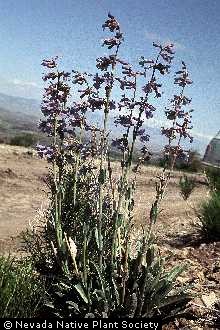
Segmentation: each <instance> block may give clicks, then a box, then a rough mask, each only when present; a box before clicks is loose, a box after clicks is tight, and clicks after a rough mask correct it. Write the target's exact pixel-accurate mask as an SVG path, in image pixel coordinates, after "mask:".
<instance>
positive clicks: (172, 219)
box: [0, 145, 220, 329]
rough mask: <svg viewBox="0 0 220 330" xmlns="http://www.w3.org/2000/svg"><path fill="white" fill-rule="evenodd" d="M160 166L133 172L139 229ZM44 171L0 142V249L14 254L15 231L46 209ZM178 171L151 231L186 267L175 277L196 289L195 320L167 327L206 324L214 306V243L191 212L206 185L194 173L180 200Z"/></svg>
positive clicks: (218, 285)
mask: <svg viewBox="0 0 220 330" xmlns="http://www.w3.org/2000/svg"><path fill="white" fill-rule="evenodd" d="M160 171H161V169H159V168H156V167H145V168H143V169H142V172H141V173H140V175H139V176H138V187H137V193H136V212H135V214H134V218H135V221H136V223H137V224H138V226H139V228H141V225H146V224H147V222H148V214H149V210H150V207H151V203H152V201H153V200H154V196H155V177H156V176H157V175H158V174H159V173H160ZM46 173H47V165H46V163H45V162H44V161H42V160H39V159H37V157H36V155H33V154H32V153H31V151H29V150H28V149H25V148H20V147H14V146H6V145H0V254H5V253H8V252H10V253H12V254H13V253H17V252H18V250H19V247H20V241H19V238H18V235H19V233H21V231H23V230H25V229H26V228H28V227H29V226H30V225H31V224H32V223H33V222H34V221H35V220H36V219H37V217H38V214H39V213H40V212H41V210H42V209H45V208H46V206H47V193H46V186H45V183H44V180H43V178H44V176H45V175H46ZM181 175H182V173H180V172H175V173H174V174H173V176H172V178H171V182H170V185H169V187H168V191H167V193H166V196H165V199H164V201H163V204H162V209H163V210H162V212H161V213H160V215H159V219H158V222H157V225H156V228H155V232H156V234H157V237H158V244H159V246H160V249H161V251H162V252H163V253H164V254H165V255H171V259H170V261H169V262H170V265H174V264H175V265H176V264H180V263H181V264H182V263H184V262H185V263H187V264H188V270H187V271H186V272H185V273H184V274H183V276H181V277H180V278H179V281H180V282H181V283H192V284H193V285H194V291H195V292H196V293H199V296H198V297H197V298H196V299H194V301H193V303H192V305H191V306H190V308H191V311H192V310H193V313H194V314H195V315H197V316H198V317H199V321H196V320H195V321H192V324H191V326H190V327H189V325H184V322H185V321H184V320H182V321H181V320H180V321H178V322H177V323H178V324H176V325H170V327H169V329H179V328H181V329H210V328H211V327H209V319H210V318H211V317H213V310H214V311H215V310H216V311H217V310H218V309H219V306H217V304H218V302H217V301H218V299H220V294H219V293H220V243H207V242H204V241H201V238H200V236H199V235H198V229H197V227H196V225H197V224H198V219H197V217H196V212H195V211H196V209H198V207H199V204H200V203H201V202H202V201H203V200H205V199H207V198H208V190H207V186H206V185H204V184H202V183H203V182H204V178H203V177H202V176H201V175H196V177H197V179H198V182H200V183H198V186H197V188H196V189H195V190H194V191H193V193H192V195H191V196H190V198H189V199H188V200H187V201H184V200H183V199H182V197H181V196H180V193H179V189H178V186H177V183H178V180H179V177H180V176H181ZM152 178H153V179H152ZM138 234H139V231H138V230H137V235H138ZM216 306H217V307H216ZM210 313H211V314H212V316H211V314H210ZM181 322H182V324H181ZM219 326H220V325H219ZM217 328H218V326H217V327H216V329H217ZM212 329H213V328H212Z"/></svg>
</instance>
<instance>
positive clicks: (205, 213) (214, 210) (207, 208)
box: [198, 191, 220, 241]
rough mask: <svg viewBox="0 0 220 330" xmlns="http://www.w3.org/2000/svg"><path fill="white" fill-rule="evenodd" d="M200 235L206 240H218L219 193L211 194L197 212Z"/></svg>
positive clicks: (219, 224)
mask: <svg viewBox="0 0 220 330" xmlns="http://www.w3.org/2000/svg"><path fill="white" fill-rule="evenodd" d="M198 217H199V220H200V223H201V230H202V234H203V235H204V237H205V238H207V239H208V240H214V241H219V240H220V192H219V191H217V192H213V193H212V194H211V197H210V199H209V200H208V201H205V202H203V204H202V205H201V207H200V210H199V212H198Z"/></svg>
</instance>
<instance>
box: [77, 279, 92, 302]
mask: <svg viewBox="0 0 220 330" xmlns="http://www.w3.org/2000/svg"><path fill="white" fill-rule="evenodd" d="M74 288H75V289H76V291H77V292H78V293H79V294H80V297H81V298H82V299H83V301H84V302H85V303H86V304H88V303H89V300H88V298H87V296H86V294H85V291H84V289H83V287H82V286H81V284H80V283H78V284H76V285H74Z"/></svg>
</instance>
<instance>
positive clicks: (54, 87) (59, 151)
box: [38, 58, 69, 272]
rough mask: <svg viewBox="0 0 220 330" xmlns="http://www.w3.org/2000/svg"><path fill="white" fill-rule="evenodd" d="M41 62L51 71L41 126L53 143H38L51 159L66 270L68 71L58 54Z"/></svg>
mask: <svg viewBox="0 0 220 330" xmlns="http://www.w3.org/2000/svg"><path fill="white" fill-rule="evenodd" d="M42 65H43V66H44V67H46V68H47V69H55V70H54V71H50V72H49V73H47V74H46V75H45V76H44V77H43V80H44V81H48V80H49V81H50V80H51V81H50V84H49V86H48V87H46V88H45V95H44V97H43V101H42V106H41V110H42V112H43V114H44V116H45V118H46V119H45V120H42V121H41V123H40V125H39V127H40V129H41V130H42V131H43V132H45V133H47V134H48V136H50V137H52V139H53V143H52V146H51V147H47V148H45V147H43V146H38V152H39V154H40V156H42V157H46V158H47V160H48V161H51V162H52V166H53V189H52V193H53V197H54V211H55V212H54V213H55V214H54V227H55V233H56V239H57V251H58V253H57V256H58V258H59V262H60V264H61V265H62V267H63V270H64V271H65V272H67V263H66V260H63V254H64V249H65V247H64V238H63V232H62V219H61V217H62V189H61V188H62V180H63V169H64V159H63V140H64V128H65V106H66V102H67V99H68V96H69V86H68V85H67V83H66V80H67V78H68V77H69V73H66V72H60V71H58V69H57V58H54V59H52V60H43V62H42Z"/></svg>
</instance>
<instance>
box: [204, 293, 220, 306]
mask: <svg viewBox="0 0 220 330" xmlns="http://www.w3.org/2000/svg"><path fill="white" fill-rule="evenodd" d="M201 300H202V302H203V304H204V305H205V307H208V308H210V307H212V306H213V305H214V304H215V303H216V301H218V298H217V297H216V294H215V292H214V291H212V292H211V293H210V294H209V295H202V297H201Z"/></svg>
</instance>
